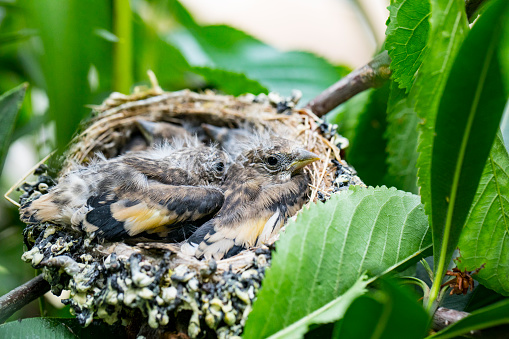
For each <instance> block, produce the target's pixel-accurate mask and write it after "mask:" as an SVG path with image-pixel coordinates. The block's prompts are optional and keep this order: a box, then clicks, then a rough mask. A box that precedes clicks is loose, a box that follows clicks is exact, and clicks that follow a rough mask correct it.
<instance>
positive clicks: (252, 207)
mask: <svg viewBox="0 0 509 339" xmlns="http://www.w3.org/2000/svg"><path fill="white" fill-rule="evenodd" d="M246 185H249V183H248V184H246ZM246 185H239V186H238V187H235V190H234V194H231V195H228V197H227V199H226V201H225V203H224V207H223V208H222V209H221V210H220V211H219V212H218V214H217V216H216V217H214V218H213V219H211V220H210V221H208V222H207V223H205V224H204V225H202V226H201V227H200V228H198V230H197V231H196V232H195V233H194V234H193V235H192V236H191V237H190V238H189V239H188V241H187V243H186V244H184V245H183V247H182V248H183V251H184V252H185V253H187V254H189V255H194V256H196V257H197V258H201V257H205V258H211V257H213V258H214V259H216V260H219V259H222V258H228V257H231V256H232V255H235V254H237V253H239V252H240V251H242V250H243V249H246V248H249V247H253V246H259V245H261V244H262V243H264V242H266V241H267V240H268V239H269V238H270V237H271V236H272V235H273V234H274V233H275V232H278V231H279V229H280V228H281V226H282V225H283V224H284V223H285V222H286V220H287V219H288V217H290V216H291V215H294V214H295V213H297V211H298V210H299V209H300V208H301V207H302V205H303V204H304V202H305V199H306V195H307V192H308V177H307V175H306V174H304V173H299V174H297V175H296V176H294V177H293V178H292V180H291V181H289V182H287V183H284V184H280V185H270V186H265V187H264V188H263V189H262V191H261V192H258V194H253V195H252V196H251V197H250V198H249V199H247V200H246V199H245V198H247V197H248V196H249V194H246V192H245V191H246V190H245V188H246ZM248 191H253V192H254V190H252V189H251V190H248ZM239 194H242V196H239ZM242 198H244V200H243V199H242Z"/></svg>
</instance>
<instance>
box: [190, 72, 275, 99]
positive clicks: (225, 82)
mask: <svg viewBox="0 0 509 339" xmlns="http://www.w3.org/2000/svg"><path fill="white" fill-rule="evenodd" d="M193 72H196V73H197V74H200V75H201V76H203V77H204V78H205V79H206V80H207V82H208V83H209V84H211V85H212V86H214V88H217V89H218V90H221V91H223V92H225V93H227V94H231V95H235V96H238V95H241V94H245V93H254V94H260V93H268V91H267V89H266V88H265V87H263V86H262V85H260V83H259V82H258V81H255V80H251V79H248V78H247V77H246V76H245V75H244V74H240V73H235V72H229V71H223V70H220V69H213V68H209V67H193Z"/></svg>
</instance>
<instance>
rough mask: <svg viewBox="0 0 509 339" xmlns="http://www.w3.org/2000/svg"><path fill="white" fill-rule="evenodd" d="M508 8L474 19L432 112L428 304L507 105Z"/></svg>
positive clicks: (497, 6)
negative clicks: (504, 32) (502, 57)
mask: <svg viewBox="0 0 509 339" xmlns="http://www.w3.org/2000/svg"><path fill="white" fill-rule="evenodd" d="M508 5H509V3H508V2H506V1H497V2H493V4H492V6H490V8H488V9H487V10H486V12H484V14H483V15H482V16H481V17H480V18H479V19H478V20H477V23H476V24H475V25H474V28H473V29H472V31H471V32H470V34H469V35H468V36H467V38H466V39H465V42H464V43H463V45H462V46H461V48H460V51H459V52H458V57H457V58H456V60H455V61H454V65H453V67H452V69H451V72H450V74H449V79H448V81H447V83H446V86H445V89H444V95H443V96H442V99H441V101H440V105H439V108H438V114H437V119H436V126H435V138H434V141H433V152H432V159H431V163H432V166H431V203H432V209H431V210H432V226H433V253H434V267H435V273H436V277H437V278H436V279H435V281H434V283H433V287H432V290H431V300H432V301H433V300H434V298H436V296H437V295H438V291H439V288H440V284H441V280H442V278H443V276H444V274H445V268H446V267H445V266H446V264H447V263H448V262H449V260H450V258H451V256H452V253H453V252H454V250H455V248H456V246H457V244H458V240H459V237H460V233H461V230H462V228H463V225H464V223H465V220H466V218H467V215H468V212H469V210H470V206H471V204H472V201H473V198H474V195H475V192H476V190H477V185H478V184H479V179H480V178H481V174H482V171H483V168H484V165H485V163H486V159H487V158H488V154H489V152H490V149H491V146H492V144H493V140H494V138H495V134H496V132H497V130H498V125H499V123H500V118H501V116H502V113H503V110H504V106H505V103H506V100H507V96H506V92H505V91H504V86H503V82H502V79H501V75H500V70H499V69H500V66H499V62H498V57H497V46H498V45H499V42H500V36H501V34H500V31H501V27H502V24H503V23H504V21H505V20H508V17H507V15H506V14H507V13H508V12H507V11H506V9H507V6H508ZM486 112H489V114H486Z"/></svg>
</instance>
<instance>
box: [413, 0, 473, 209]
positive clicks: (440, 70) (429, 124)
mask: <svg viewBox="0 0 509 339" xmlns="http://www.w3.org/2000/svg"><path fill="white" fill-rule="evenodd" d="M431 3H432V6H431V8H432V15H431V20H430V21H431V28H432V34H431V39H430V40H429V44H428V48H427V54H426V56H425V58H424V60H423V64H422V67H421V68H420V69H419V72H418V74H417V78H416V80H415V83H414V85H413V86H412V91H411V93H410V95H411V96H412V97H413V100H414V101H415V110H416V112H417V114H418V115H419V117H420V118H421V119H422V124H420V125H419V126H420V131H421V133H420V135H419V143H418V146H417V148H418V152H419V157H418V159H417V167H418V171H417V173H418V183H419V186H420V194H421V198H422V203H423V204H424V206H425V207H426V214H428V216H429V215H431V184H430V173H431V152H432V149H433V137H434V131H435V121H436V114H437V110H438V104H439V103H440V99H441V98H442V94H443V90H444V87H445V83H446V81H447V76H448V75H449V72H450V70H451V67H452V64H453V61H454V58H455V56H456V54H457V53H458V50H459V47H460V46H461V43H462V42H463V39H464V38H465V36H466V35H467V33H468V31H469V29H468V22H467V18H466V14H465V11H464V8H465V2H464V1H463V0H448V1H442V0H432V2H431Z"/></svg>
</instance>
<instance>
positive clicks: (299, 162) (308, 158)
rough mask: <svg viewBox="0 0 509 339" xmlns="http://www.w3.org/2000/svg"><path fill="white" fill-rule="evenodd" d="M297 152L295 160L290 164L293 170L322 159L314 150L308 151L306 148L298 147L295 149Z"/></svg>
mask: <svg viewBox="0 0 509 339" xmlns="http://www.w3.org/2000/svg"><path fill="white" fill-rule="evenodd" d="M295 153H296V157H295V160H294V161H293V162H292V163H291V164H290V169H291V171H292V172H294V171H296V170H298V169H301V168H302V167H304V166H306V165H307V164H310V163H312V162H314V161H316V160H319V159H320V157H319V156H318V155H316V154H315V153H313V152H310V151H306V150H305V149H298V150H297V151H295Z"/></svg>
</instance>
